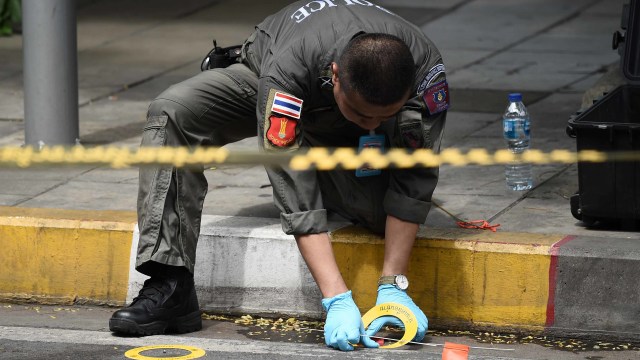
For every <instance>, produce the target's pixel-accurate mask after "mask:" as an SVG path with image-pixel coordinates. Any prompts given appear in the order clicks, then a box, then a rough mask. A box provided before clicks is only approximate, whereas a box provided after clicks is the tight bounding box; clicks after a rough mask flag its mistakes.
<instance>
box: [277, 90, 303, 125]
mask: <svg viewBox="0 0 640 360" xmlns="http://www.w3.org/2000/svg"><path fill="white" fill-rule="evenodd" d="M271 112H275V113H278V114H282V115H286V116H289V117H292V118H294V119H300V113H301V112H302V100H301V99H298V98H297V97H295V96H292V95H289V94H285V93H281V92H276V94H275V96H274V97H273V104H272V105H271Z"/></svg>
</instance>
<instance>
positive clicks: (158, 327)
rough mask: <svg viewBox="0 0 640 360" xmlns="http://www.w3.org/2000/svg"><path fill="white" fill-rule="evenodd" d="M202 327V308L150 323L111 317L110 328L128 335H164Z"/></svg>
mask: <svg viewBox="0 0 640 360" xmlns="http://www.w3.org/2000/svg"><path fill="white" fill-rule="evenodd" d="M200 329H202V317H201V312H200V310H198V311H194V312H192V313H190V314H187V315H185V316H179V317H177V318H175V320H173V321H154V322H151V323H148V324H138V323H136V322H135V321H133V320H129V319H109V330H111V331H112V332H115V333H119V334H128V335H142V336H148V335H162V334H164V333H165V332H173V333H177V334H185V333H189V332H194V331H198V330H200Z"/></svg>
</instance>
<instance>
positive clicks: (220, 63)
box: [200, 40, 242, 71]
mask: <svg viewBox="0 0 640 360" xmlns="http://www.w3.org/2000/svg"><path fill="white" fill-rule="evenodd" d="M241 50H242V45H234V46H229V47H224V48H223V47H219V46H218V44H217V43H216V41H215V40H213V49H211V51H209V53H208V54H207V56H205V57H204V59H203V60H202V63H201V64H200V70H202V71H205V70H210V69H216V68H226V67H227V66H229V65H231V64H233V63H236V62H238V58H239V57H240V52H241Z"/></svg>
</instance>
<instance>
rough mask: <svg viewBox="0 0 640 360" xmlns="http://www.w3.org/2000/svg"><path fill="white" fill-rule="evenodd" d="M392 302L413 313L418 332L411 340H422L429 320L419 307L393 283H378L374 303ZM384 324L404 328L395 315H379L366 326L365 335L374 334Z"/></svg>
mask: <svg viewBox="0 0 640 360" xmlns="http://www.w3.org/2000/svg"><path fill="white" fill-rule="evenodd" d="M388 302H393V303H398V304H400V305H404V306H406V307H407V308H409V310H411V312H412V313H413V315H415V317H416V319H417V320H418V332H417V333H416V336H415V337H414V338H413V340H412V341H418V342H419V341H422V339H424V336H425V335H426V334H427V329H428V328H429V320H427V316H426V315H425V314H424V313H423V312H422V310H420V308H419V307H418V306H417V305H416V304H415V303H414V302H413V300H411V297H409V295H407V293H406V292H405V291H404V290H400V289H398V288H396V287H395V286H394V285H380V286H379V287H378V300H377V301H376V305H380V304H384V303H388ZM385 325H391V326H397V327H399V328H402V329H404V325H403V324H402V321H400V320H399V319H398V318H397V317H395V316H381V317H379V318H377V319H375V320H374V321H373V322H372V323H371V325H369V327H368V328H367V335H369V336H374V335H375V334H376V333H377V332H378V331H380V329H381V328H382V327H383V326H385Z"/></svg>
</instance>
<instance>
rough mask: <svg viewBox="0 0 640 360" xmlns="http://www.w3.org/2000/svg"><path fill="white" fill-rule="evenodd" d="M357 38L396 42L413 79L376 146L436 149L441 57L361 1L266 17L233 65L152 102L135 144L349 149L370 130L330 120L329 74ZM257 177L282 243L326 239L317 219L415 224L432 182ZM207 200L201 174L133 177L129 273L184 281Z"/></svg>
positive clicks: (417, 172) (397, 177)
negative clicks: (267, 185) (133, 262)
mask: <svg viewBox="0 0 640 360" xmlns="http://www.w3.org/2000/svg"><path fill="white" fill-rule="evenodd" d="M361 33H387V34H391V35H395V36H397V37H399V38H401V39H403V40H404V41H405V43H406V44H407V45H409V47H410V49H411V51H412V54H413V55H414V59H415V64H416V70H417V76H416V79H415V83H414V91H413V95H412V97H411V98H410V99H409V101H408V102H407V103H406V104H405V106H404V107H403V108H402V110H401V111H400V112H399V113H398V114H397V115H396V116H395V117H393V118H391V119H389V120H387V121H385V122H383V123H382V125H381V126H380V127H379V128H377V129H376V130H375V133H376V134H377V135H384V137H385V142H386V144H385V146H386V148H394V147H397V148H410V149H415V148H430V149H434V150H438V149H439V147H440V141H441V137H442V132H443V127H444V123H445V118H446V109H447V106H448V88H447V87H446V79H445V72H444V65H442V58H441V55H440V53H439V52H438V50H437V49H436V47H435V46H434V45H433V43H432V42H431V41H430V40H429V39H428V38H426V37H425V36H424V35H423V34H422V32H421V31H420V29H418V28H416V27H415V26H413V25H411V24H410V23H408V22H406V21H405V20H403V19H401V18H400V17H398V16H396V15H394V14H392V13H390V12H388V11H387V10H385V9H383V8H381V7H379V6H376V5H373V4H372V3H370V2H368V1H364V0H324V1H311V2H309V1H308V0H307V1H302V2H295V3H293V4H291V5H289V6H287V7H286V8H284V9H282V10H281V11H280V12H278V13H276V14H274V15H272V16H270V17H268V18H266V19H265V20H264V21H263V22H262V23H261V24H259V25H257V26H256V31H255V32H254V33H253V34H252V35H251V36H250V37H249V39H247V41H246V42H245V43H244V46H243V48H242V57H241V62H240V63H237V64H233V65H231V66H229V67H227V68H224V69H222V68H219V69H213V70H208V71H204V72H202V73H200V74H198V75H196V76H195V77H193V78H191V79H188V80H186V81H184V82H182V83H179V84H177V85H174V86H172V87H170V88H169V89H167V90H166V91H165V92H163V93H162V94H161V95H160V96H159V97H158V98H157V99H155V100H154V101H153V102H152V103H151V105H150V107H149V113H148V121H147V126H146V127H145V129H144V134H143V138H142V145H143V146H198V145H205V146H206V145H214V146H222V145H224V144H227V143H230V142H233V141H237V140H240V139H243V138H247V137H251V136H255V135H256V125H257V128H258V142H259V144H258V146H259V147H260V148H261V149H263V150H264V151H268V152H281V151H295V150H296V149H299V148H305V147H314V146H322V147H358V145H359V140H360V137H361V136H363V135H369V131H367V130H364V129H361V128H359V127H358V126H356V125H355V124H354V123H352V122H350V121H348V120H346V119H345V118H344V117H343V116H342V114H341V113H340V111H339V109H338V107H337V105H336V102H335V99H334V97H333V92H332V86H333V84H332V83H331V72H330V64H331V63H332V62H334V61H337V59H338V58H339V56H340V55H341V53H342V50H343V49H344V48H345V46H346V44H347V43H348V41H349V40H350V39H351V38H353V37H354V36H356V35H358V34H361ZM371 76H375V74H371ZM436 95H437V96H438V98H437V99H436V98H435V96H436ZM282 96H284V97H287V98H293V99H294V100H296V101H300V102H302V104H301V106H300V108H299V109H298V110H299V111H294V112H293V114H290V116H284V115H283V113H282V111H279V110H277V106H276V105H275V104H277V100H278V99H281V97H282ZM432 97H433V99H432ZM434 99H435V100H434ZM281 119H284V120H282V121H283V123H282V126H283V128H282V129H283V131H284V124H285V123H288V124H289V126H291V124H295V127H293V128H291V127H290V128H289V133H287V135H286V137H284V140H283V141H280V140H279V139H277V138H275V137H273V136H269V135H268V133H269V131H270V130H271V131H273V130H274V129H275V130H276V131H277V130H278V126H279V124H277V123H274V124H272V121H281ZM256 120H257V124H256ZM288 121H289V122H288ZM291 121H292V122H291ZM281 134H284V133H281ZM267 173H268V175H269V179H270V181H271V184H272V186H273V194H274V201H275V204H276V205H277V206H278V208H279V209H280V210H281V220H282V228H283V230H284V231H285V232H286V233H287V234H312V233H321V232H325V231H327V230H328V229H327V211H329V212H335V213H338V214H339V215H341V216H343V217H345V218H346V219H349V220H351V221H353V222H354V223H358V224H361V225H363V226H365V227H367V228H369V229H371V230H373V231H376V232H384V226H385V219H386V216H387V214H389V215H393V216H395V217H397V218H400V219H402V220H405V221H409V222H413V223H423V222H424V221H425V220H426V216H427V213H428V212H429V209H430V205H431V203H430V201H431V195H432V193H433V191H434V189H435V186H436V183H437V180H438V169H437V168H415V169H404V170H399V169H390V170H385V171H383V172H382V174H380V175H377V176H370V177H357V176H356V174H355V171H353V170H348V171H347V170H333V171H315V170H308V171H293V170H290V169H287V168H267ZM206 190H207V181H206V179H205V177H204V175H203V174H202V171H201V169H200V170H197V171H196V170H183V169H172V168H143V169H142V170H141V171H140V190H139V196H138V224H139V228H140V241H139V249H138V259H137V267H138V269H139V270H141V271H142V272H145V266H144V265H145V264H146V263H147V262H149V261H154V262H159V263H162V264H167V265H174V266H184V267H187V268H188V269H189V270H190V271H192V272H193V269H194V262H195V252H196V244H197V240H198V235H199V231H200V219H201V215H202V206H203V201H204V197H205V194H206Z"/></svg>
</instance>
